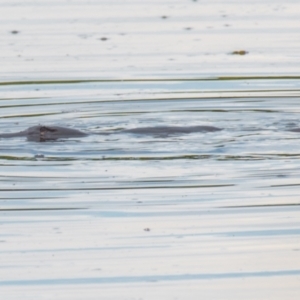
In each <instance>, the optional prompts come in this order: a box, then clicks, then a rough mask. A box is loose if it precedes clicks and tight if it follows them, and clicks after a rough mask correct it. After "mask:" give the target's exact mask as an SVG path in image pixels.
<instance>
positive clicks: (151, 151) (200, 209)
mask: <svg viewBox="0 0 300 300" xmlns="http://www.w3.org/2000/svg"><path fill="white" fill-rule="evenodd" d="M299 110H300V106H299V80H298V79H296V78H292V79H291V78H285V79H283V78H282V79H280V78H279V79H276V78H265V79H251V78H246V79H242V78H236V79H232V78H231V79H230V78H228V80H224V79H218V78H216V79H211V80H206V79H205V80H193V81H189V80H188V81H185V80H176V81H172V80H164V81H138V82H137V81H131V80H129V81H109V82H106V81H94V82H89V81H87V82H86V81H83V82H47V83H46V82H30V83H29V82H28V83H26V82H25V83H24V82H23V83H22V82H11V83H8V82H7V83H3V84H2V86H1V118H2V121H1V124H2V126H1V130H2V132H17V131H20V130H24V129H26V128H27V127H29V126H33V125H36V124H45V125H49V126H51V125H61V126H67V127H71V128H76V129H79V130H82V131H85V132H87V133H96V132H112V134H111V135H93V134H91V135H89V136H87V137H83V138H82V137H80V138H72V139H61V140H58V141H52V142H44V143H36V142H29V141H27V140H26V138H21V137H18V138H11V139H1V147H0V157H1V169H0V176H1V255H2V256H3V257H6V261H5V262H3V264H2V267H1V268H2V270H3V271H4V270H7V271H9V272H7V273H6V275H5V277H2V281H1V285H3V286H6V287H9V286H16V287H18V286H19V287H26V288H29V290H30V291H31V292H30V295H32V287H34V290H35V289H36V288H37V287H38V286H45V285H46V286H50V287H54V286H55V287H57V286H63V287H65V286H70V285H71V286H72V289H73V288H75V285H76V286H77V285H79V286H81V287H82V288H81V289H80V290H82V289H85V286H86V285H88V286H92V287H93V288H92V289H91V291H92V290H93V289H96V290H97V286H99V284H100V286H101V285H104V286H106V285H107V284H113V286H118V285H119V284H127V285H128V288H129V287H132V284H134V285H135V284H141V283H147V282H161V283H164V284H163V286H165V285H167V287H165V288H162V287H159V286H160V284H159V286H158V287H157V288H158V290H161V289H162V290H163V291H168V290H169V288H170V287H171V286H173V284H176V285H177V283H176V282H178V281H179V282H182V284H184V286H186V285H187V286H188V285H192V287H193V288H194V290H195V295H198V293H199V291H198V292H197V290H198V288H196V286H197V285H198V284H200V283H201V282H202V281H207V280H209V282H211V281H215V280H217V282H218V283H216V284H220V282H221V283H222V284H225V282H227V281H228V280H229V282H231V283H229V287H230V286H231V284H233V283H234V284H236V282H239V281H240V280H245V279H247V280H250V282H252V281H254V283H253V282H252V283H250V284H249V285H250V286H252V285H253V284H254V285H257V284H258V282H257V280H259V282H261V281H263V282H267V284H269V283H270V282H273V283H274V284H275V283H276V282H277V280H281V279H282V278H287V279H286V280H288V281H289V282H290V280H292V282H293V279H294V278H295V279H297V278H299V275H300V270H299V269H298V268H297V267H296V268H295V262H296V261H297V259H299V250H300V245H299V234H300V230H299V218H298V216H299V197H298V189H299V184H300V182H299V167H300V164H299V156H300V153H299V151H298V149H299V147H298V144H299V139H300V135H299V133H295V132H290V131H289V129H292V128H297V127H300V124H299V120H298V113H299ZM159 125H167V126H172V125H175V126H192V125H213V126H217V127H220V128H222V129H223V130H222V131H218V132H211V133H192V134H178V135H170V136H166V137H157V136H153V135H134V134H125V133H117V130H119V129H129V128H135V127H147V126H159ZM114 131H116V132H115V133H113V132H114ZM282 256H283V257H285V258H284V259H283V258H282ZM279 258H280V259H279ZM229 261H230V263H229ZM14 270H18V273H17V274H16V272H15V271H14ZM233 279H234V282H232V280H233ZM197 282H198V283H197ZM273 283H272V284H273ZM152 284H153V283H152ZM170 284H171V285H170ZM194 284H196V286H194ZM201 285H202V283H201ZM123 288H124V287H123ZM123 288H122V289H123ZM140 288H141V287H138V288H137V290H139V289H140ZM264 288H265V287H263V289H264ZM234 289H235V288H234ZM113 290H114V289H112V290H110V289H109V291H108V292H107V293H108V294H109V295H110V294H114V292H113ZM145 290H148V287H147V288H145ZM183 290H185V289H184V288H181V289H180V291H181V292H182V291H183ZM142 291H143V289H142ZM142 291H141V292H140V293H141V295H142V294H143V292H142ZM95 293H96V292H95V291H94V292H93V293H92V292H91V295H90V296H89V297H92V298H93V297H94V296H95V295H96V294H95ZM171 294H172V293H171ZM70 295H73V296H74V294H73V293H71V294H70ZM70 295H69V296H70ZM229 295H230V293H229ZM69 296H61V298H64V297H66V298H68V297H69ZM73 296H72V297H73ZM112 297H113V296H112Z"/></svg>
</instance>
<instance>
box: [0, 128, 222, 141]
mask: <svg viewBox="0 0 300 300" xmlns="http://www.w3.org/2000/svg"><path fill="white" fill-rule="evenodd" d="M219 130H221V129H220V128H217V127H213V126H187V127H180V126H157V127H141V128H132V129H124V130H118V131H113V132H112V131H110V132H109V131H107V132H95V133H90V134H99V135H109V134H118V133H125V134H126V133H129V134H139V135H153V136H156V137H167V136H171V135H178V134H189V133H195V132H214V131H219ZM90 134H88V133H85V132H82V131H80V130H77V129H72V128H67V127H61V126H41V125H38V126H32V127H29V128H28V129H26V130H23V131H20V132H16V133H4V134H0V138H14V137H26V138H27V140H28V141H32V142H47V141H56V140H58V139H67V138H76V137H85V136H88V135H90Z"/></svg>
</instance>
